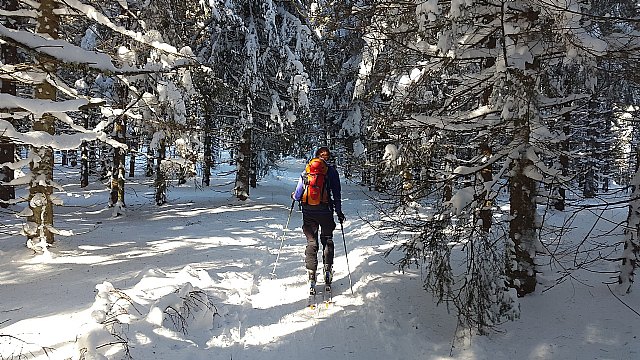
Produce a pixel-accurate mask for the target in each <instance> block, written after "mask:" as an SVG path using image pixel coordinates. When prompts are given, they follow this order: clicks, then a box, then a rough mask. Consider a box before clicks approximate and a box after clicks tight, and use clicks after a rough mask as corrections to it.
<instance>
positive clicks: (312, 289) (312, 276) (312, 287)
mask: <svg viewBox="0 0 640 360" xmlns="http://www.w3.org/2000/svg"><path fill="white" fill-rule="evenodd" d="M307 272H308V273H309V295H315V294H316V271H315V270H307Z"/></svg>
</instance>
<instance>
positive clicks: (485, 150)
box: [478, 143, 493, 233]
mask: <svg viewBox="0 0 640 360" xmlns="http://www.w3.org/2000/svg"><path fill="white" fill-rule="evenodd" d="M480 152H481V153H482V155H483V157H484V158H485V161H488V160H490V159H491V155H492V153H491V147H489V145H487V144H486V143H483V144H481V145H480ZM480 177H481V178H482V187H483V190H482V191H483V192H482V194H483V196H482V197H483V199H482V202H483V204H482V205H481V207H480V213H479V216H478V217H479V218H480V220H481V221H482V224H480V228H481V229H482V231H484V232H485V233H488V232H489V231H490V230H491V217H492V213H491V206H492V205H493V203H492V199H491V198H490V194H489V192H488V189H487V184H488V183H491V182H492V181H493V166H492V165H491V164H489V165H487V166H486V167H484V168H483V169H482V170H480Z"/></svg>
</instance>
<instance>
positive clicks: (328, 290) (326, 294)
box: [322, 284, 333, 308]
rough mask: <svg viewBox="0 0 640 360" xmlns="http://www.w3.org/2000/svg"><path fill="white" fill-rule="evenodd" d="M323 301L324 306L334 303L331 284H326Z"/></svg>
mask: <svg viewBox="0 0 640 360" xmlns="http://www.w3.org/2000/svg"><path fill="white" fill-rule="evenodd" d="M322 302H323V303H324V307H325V308H328V307H329V305H331V304H333V295H332V293H331V284H325V285H324V291H323V292H322Z"/></svg>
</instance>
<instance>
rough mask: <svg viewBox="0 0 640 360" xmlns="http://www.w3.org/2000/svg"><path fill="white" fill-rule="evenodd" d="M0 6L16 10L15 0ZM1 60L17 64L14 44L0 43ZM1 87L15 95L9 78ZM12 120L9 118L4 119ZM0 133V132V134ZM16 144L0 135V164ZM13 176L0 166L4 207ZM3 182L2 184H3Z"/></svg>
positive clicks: (13, 195)
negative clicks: (9, 183)
mask: <svg viewBox="0 0 640 360" xmlns="http://www.w3.org/2000/svg"><path fill="white" fill-rule="evenodd" d="M0 5H2V6H0V7H1V8H3V9H6V10H7V11H15V10H18V1H17V0H0ZM6 26H7V27H8V28H15V26H14V25H13V23H12V22H11V21H7V22H6ZM0 48H1V49H2V51H1V56H2V61H3V62H4V63H5V64H17V63H18V51H17V49H16V47H15V46H12V45H11V44H9V43H4V44H0ZM0 84H2V87H1V88H0V92H2V93H4V94H11V95H16V84H15V82H14V81H12V80H10V79H3V80H0ZM6 120H8V121H9V122H12V121H11V119H6ZM0 135H2V134H0ZM15 152H16V146H15V144H14V143H13V141H11V139H8V138H6V137H2V136H0V164H3V163H13V162H14V161H15ZM14 177H15V174H14V171H13V169H12V168H10V167H9V166H0V207H3V208H6V207H8V206H9V204H8V203H7V202H6V201H8V200H12V199H15V198H16V192H15V189H14V187H13V186H11V185H6V183H8V182H10V181H11V180H13V179H14ZM3 183H4V184H3Z"/></svg>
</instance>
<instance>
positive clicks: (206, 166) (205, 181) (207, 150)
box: [202, 127, 211, 186]
mask: <svg viewBox="0 0 640 360" xmlns="http://www.w3.org/2000/svg"><path fill="white" fill-rule="evenodd" d="M202 162H203V164H202V185H204V186H209V185H210V184H211V134H210V133H209V129H208V127H205V129H204V156H203V161H202Z"/></svg>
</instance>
